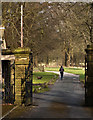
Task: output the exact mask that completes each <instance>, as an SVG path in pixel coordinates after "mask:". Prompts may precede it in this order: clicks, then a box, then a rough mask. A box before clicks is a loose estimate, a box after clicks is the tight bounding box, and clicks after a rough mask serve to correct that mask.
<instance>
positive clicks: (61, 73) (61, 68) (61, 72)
mask: <svg viewBox="0 0 93 120" xmlns="http://www.w3.org/2000/svg"><path fill="white" fill-rule="evenodd" d="M59 71H60V75H61V80H62V78H63V72H64V68H63V66H61V67H60V69H59Z"/></svg>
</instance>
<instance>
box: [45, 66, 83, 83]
mask: <svg viewBox="0 0 93 120" xmlns="http://www.w3.org/2000/svg"><path fill="white" fill-rule="evenodd" d="M45 70H49V71H59V68H58V67H54V68H51V67H50V68H49V67H46V68H45ZM64 71H65V72H68V73H73V74H77V75H80V81H83V82H84V81H85V70H84V69H83V68H67V67H64Z"/></svg>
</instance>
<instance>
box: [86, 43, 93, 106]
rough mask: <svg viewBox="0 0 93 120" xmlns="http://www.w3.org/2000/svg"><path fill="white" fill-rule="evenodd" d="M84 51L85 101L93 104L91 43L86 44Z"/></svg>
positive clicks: (92, 51)
mask: <svg viewBox="0 0 93 120" xmlns="http://www.w3.org/2000/svg"><path fill="white" fill-rule="evenodd" d="M85 51H86V68H85V69H86V71H85V103H86V104H87V105H93V44H91V45H88V46H87V49H86V50H85Z"/></svg>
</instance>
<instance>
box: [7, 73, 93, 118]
mask: <svg viewBox="0 0 93 120" xmlns="http://www.w3.org/2000/svg"><path fill="white" fill-rule="evenodd" d="M84 97H85V90H84V87H83V86H82V84H81V83H80V81H79V76H78V75H73V74H70V73H65V74H64V78H63V80H60V79H59V80H57V81H56V83H55V84H54V85H53V86H52V87H51V90H50V91H48V92H45V93H40V94H34V95H33V103H34V104H35V106H34V107H33V108H32V107H28V109H26V110H25V111H24V112H23V113H22V114H21V115H19V116H16V117H18V118H93V112H92V111H93V108H89V107H86V106H85V105H84V104H85V101H84V99H85V98H84ZM7 117H9V118H13V116H12V113H11V114H10V115H8V116H7Z"/></svg>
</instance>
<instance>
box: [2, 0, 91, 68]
mask: <svg viewBox="0 0 93 120" xmlns="http://www.w3.org/2000/svg"><path fill="white" fill-rule="evenodd" d="M21 4H23V8H24V11H23V13H24V17H23V19H24V20H23V23H24V25H23V26H24V28H23V31H24V47H30V48H31V49H32V51H33V55H34V57H35V56H36V58H38V62H46V63H47V64H48V63H49V61H53V60H59V62H60V63H63V64H64V65H66V66H69V65H70V64H72V65H73V63H75V64H78V63H80V62H84V54H85V52H84V49H85V48H86V45H87V44H89V43H90V28H89V26H90V25H91V14H90V9H91V5H90V4H89V3H62V2H59V3H58V2H57V3H54V2H52V3H48V2H44V3H39V2H37V3H34V2H25V3H18V2H13V3H3V5H2V8H3V11H2V13H3V25H4V26H5V27H6V30H5V39H6V42H7V45H8V46H10V48H11V49H14V48H17V47H19V46H20V39H21V36H20V35H21V34H20V31H21V27H20V22H21V14H20V12H21V11H20V10H21Z"/></svg>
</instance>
